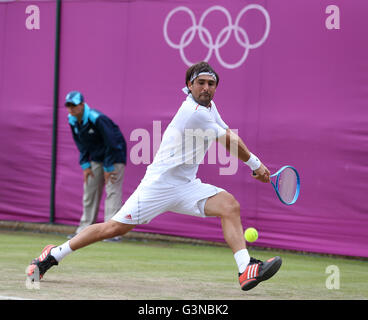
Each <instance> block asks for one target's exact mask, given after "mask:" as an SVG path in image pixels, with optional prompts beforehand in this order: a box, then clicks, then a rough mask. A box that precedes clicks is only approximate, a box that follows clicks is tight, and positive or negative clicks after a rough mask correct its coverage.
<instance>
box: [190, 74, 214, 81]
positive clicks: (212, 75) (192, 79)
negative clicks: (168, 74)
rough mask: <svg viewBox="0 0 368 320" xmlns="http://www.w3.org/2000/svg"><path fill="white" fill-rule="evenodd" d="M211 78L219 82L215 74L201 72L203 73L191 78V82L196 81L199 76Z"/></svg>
mask: <svg viewBox="0 0 368 320" xmlns="http://www.w3.org/2000/svg"><path fill="white" fill-rule="evenodd" d="M203 75H205V76H211V77H212V78H213V79H214V80H215V81H217V77H216V75H215V74H214V73H213V72H201V73H194V74H193V75H192V77H191V78H190V82H193V81H194V79H196V78H198V77H199V76H203Z"/></svg>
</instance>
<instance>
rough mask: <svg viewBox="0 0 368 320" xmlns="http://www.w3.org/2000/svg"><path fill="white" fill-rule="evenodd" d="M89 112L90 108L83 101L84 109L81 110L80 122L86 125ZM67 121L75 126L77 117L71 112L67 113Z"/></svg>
mask: <svg viewBox="0 0 368 320" xmlns="http://www.w3.org/2000/svg"><path fill="white" fill-rule="evenodd" d="M90 112H91V108H90V107H89V105H88V104H87V103H84V111H83V118H82V124H83V125H86V124H87V122H88V117H89V113H90ZM68 119H69V123H70V124H71V125H72V126H75V125H76V124H77V123H78V119H77V117H75V116H72V115H71V114H68Z"/></svg>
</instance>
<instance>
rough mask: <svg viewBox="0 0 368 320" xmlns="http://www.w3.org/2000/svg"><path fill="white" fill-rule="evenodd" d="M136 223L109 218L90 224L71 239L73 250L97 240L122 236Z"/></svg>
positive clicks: (70, 244) (70, 243)
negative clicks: (126, 222) (105, 220)
mask: <svg viewBox="0 0 368 320" xmlns="http://www.w3.org/2000/svg"><path fill="white" fill-rule="evenodd" d="M134 227H135V225H132V224H125V223H120V222H117V221H114V220H109V221H107V222H103V223H96V224H93V225H90V226H88V227H87V228H85V229H83V230H82V231H81V232H80V233H78V234H77V235H76V236H75V237H74V238H72V239H71V240H70V241H69V246H70V249H71V250H72V251H75V250H78V249H80V248H83V247H85V246H88V245H90V244H92V243H95V242H97V241H101V240H104V239H109V238H113V237H116V236H122V235H124V234H126V233H128V232H129V231H130V230H132V229H133V228H134Z"/></svg>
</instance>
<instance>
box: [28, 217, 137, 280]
mask: <svg viewBox="0 0 368 320" xmlns="http://www.w3.org/2000/svg"><path fill="white" fill-rule="evenodd" d="M134 227H135V225H132V224H124V223H120V222H117V221H114V220H110V221H107V222H103V223H98V224H93V225H90V226H88V227H86V228H85V229H83V230H82V231H81V232H80V233H78V234H77V235H76V236H74V237H73V238H72V239H71V240H68V241H67V242H65V243H63V244H62V245H60V246H54V245H48V246H46V247H45V248H44V249H43V250H42V252H41V255H40V256H39V257H38V258H36V259H33V260H32V262H31V264H30V265H29V266H28V268H27V276H28V277H29V278H30V279H31V280H32V281H34V280H36V279H35V274H37V275H38V279H37V280H39V279H41V278H42V277H43V275H44V274H45V273H46V271H47V270H48V269H50V268H51V267H52V266H54V265H58V264H59V262H60V261H61V260H62V259H63V258H65V257H66V256H67V255H69V254H70V253H72V252H73V251H75V250H78V249H80V248H83V247H85V246H88V245H90V244H92V243H95V242H97V241H100V240H103V239H107V238H112V237H115V236H118V235H124V234H126V233H127V232H129V231H130V230H132V229H133V228H134ZM36 270H37V271H38V272H35V271H36Z"/></svg>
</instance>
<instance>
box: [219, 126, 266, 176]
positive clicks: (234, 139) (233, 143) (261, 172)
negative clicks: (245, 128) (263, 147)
mask: <svg viewBox="0 0 368 320" xmlns="http://www.w3.org/2000/svg"><path fill="white" fill-rule="evenodd" d="M217 140H218V142H219V143H220V144H222V145H223V146H224V147H225V148H226V150H228V151H229V152H230V154H231V155H232V156H234V157H237V158H238V159H240V160H241V161H243V162H244V163H246V164H247V165H249V166H250V168H251V169H252V171H255V173H256V175H255V176H253V174H252V176H253V177H254V178H255V179H257V180H260V181H262V182H269V181H270V171H269V170H268V169H267V167H266V166H265V165H264V164H262V163H261V162H260V160H259V159H258V158H257V157H255V156H254V155H253V154H252V153H251V152H250V151H249V149H248V148H247V146H246V145H245V143H244V141H243V140H242V139H241V138H240V137H239V136H238V135H237V134H236V133H235V132H233V131H231V130H230V129H226V134H224V135H222V136H220V137H218V138H217ZM258 161H259V163H258V164H257V162H258Z"/></svg>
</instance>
